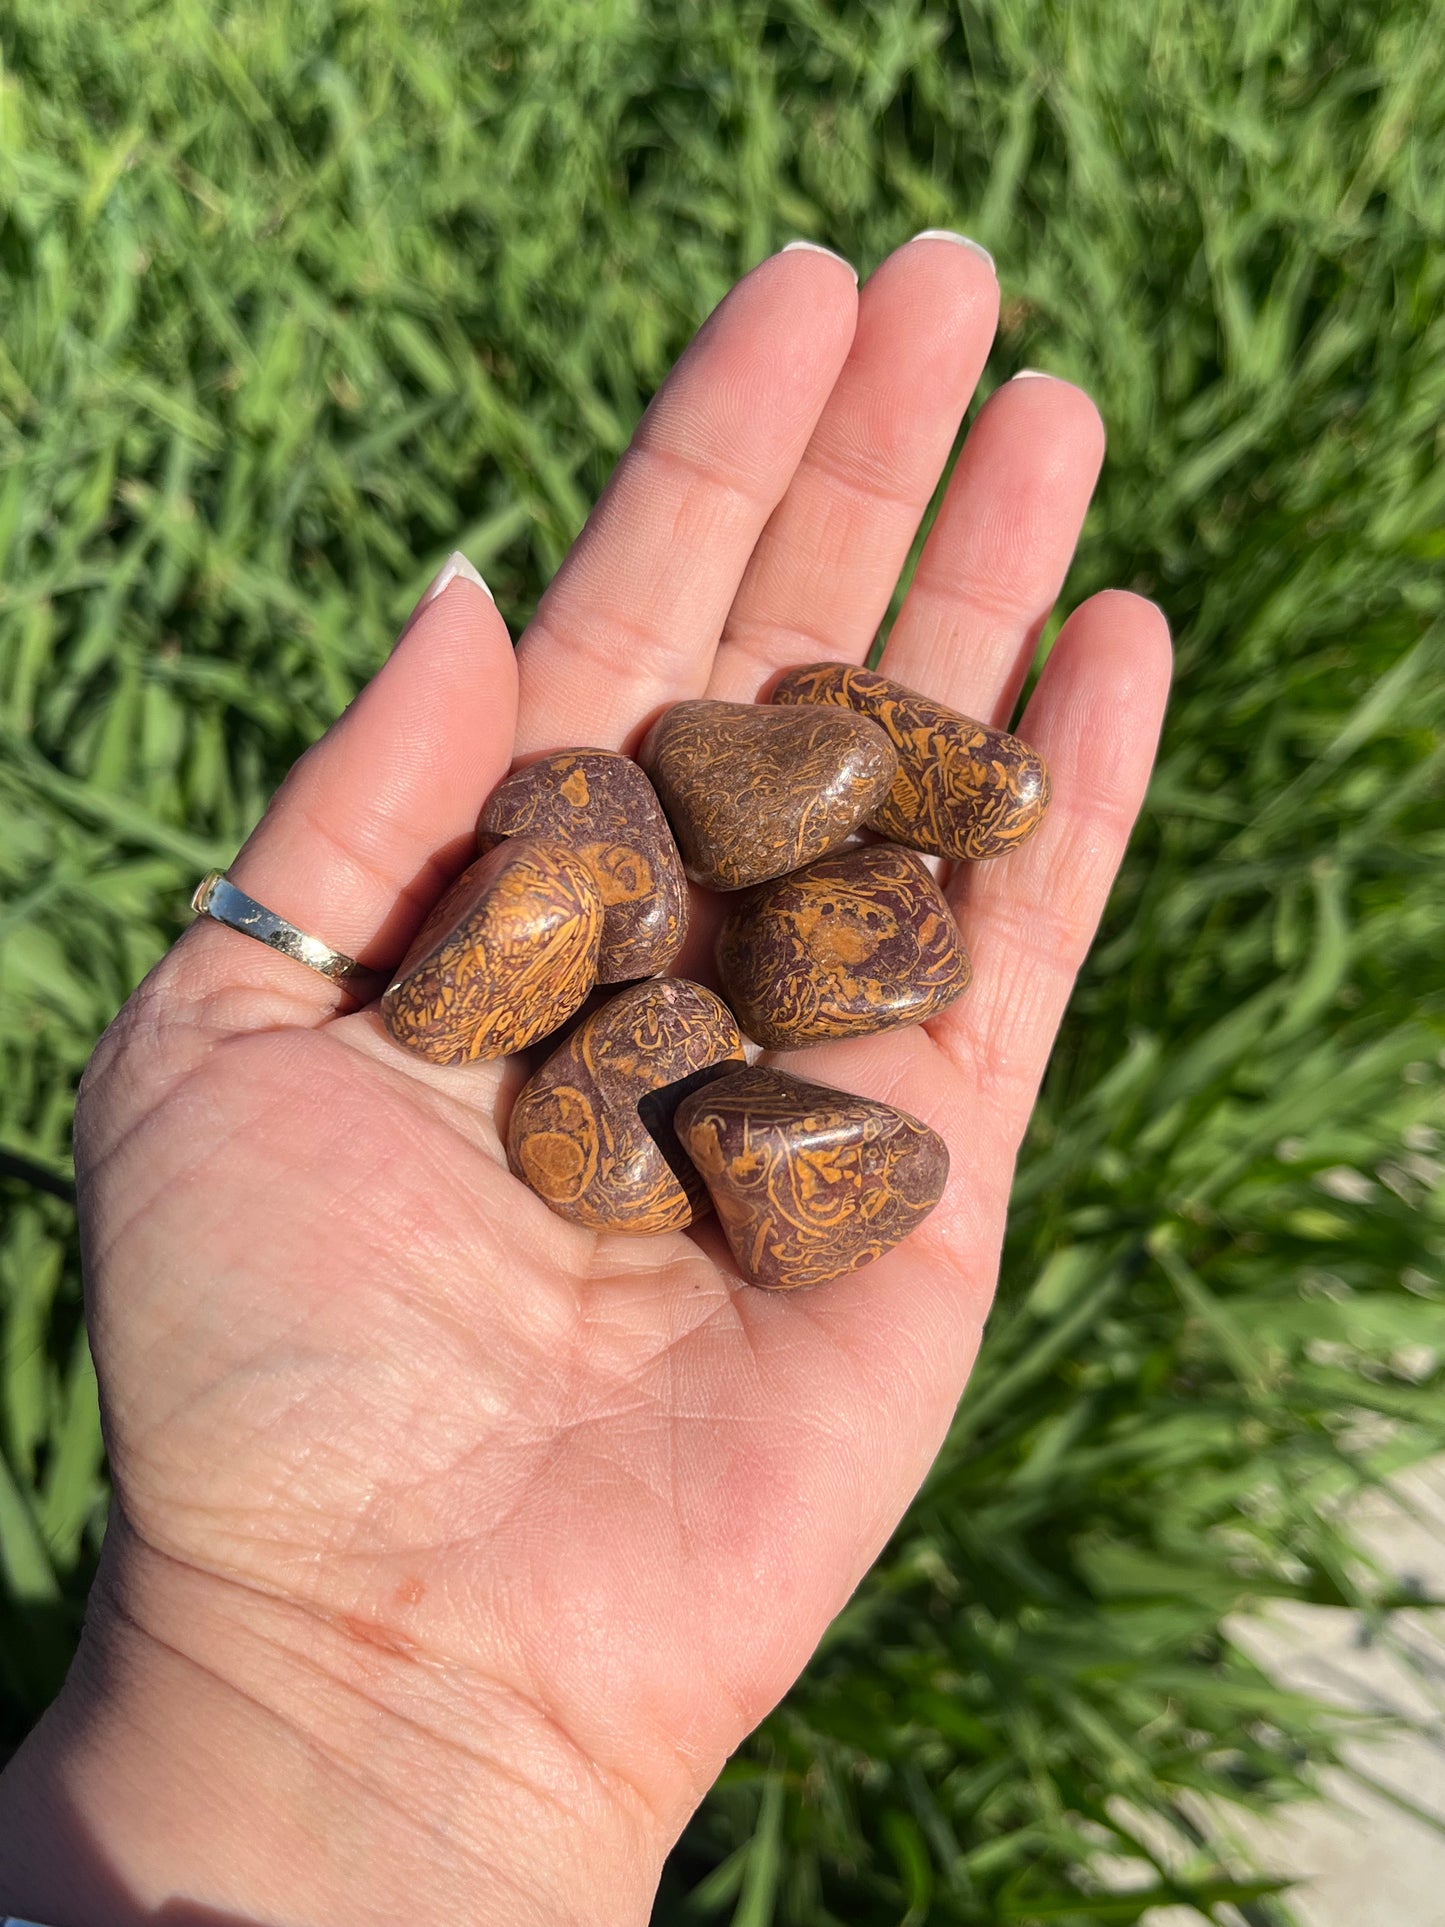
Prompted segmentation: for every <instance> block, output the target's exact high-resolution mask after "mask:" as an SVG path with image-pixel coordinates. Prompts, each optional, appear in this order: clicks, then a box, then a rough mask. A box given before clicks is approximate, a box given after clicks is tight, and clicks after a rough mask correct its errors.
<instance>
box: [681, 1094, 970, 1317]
mask: <svg viewBox="0 0 1445 1927" xmlns="http://www.w3.org/2000/svg"><path fill="white" fill-rule="evenodd" d="M676 1126H677V1135H678V1137H679V1139H680V1140H681V1143H682V1147H683V1149H684V1150H685V1151H686V1152H687V1154H688V1156H689V1157H690V1158H691V1159H692V1161H693V1163H694V1164H695V1165H696V1166H697V1168H698V1170H699V1171H701V1173H702V1175H703V1180H704V1182H705V1183H706V1185H707V1188H708V1191H709V1193H710V1194H711V1196H712V1201H713V1206H714V1208H715V1209H716V1211H717V1215H718V1220H719V1222H720V1223H721V1225H722V1228H723V1230H724V1231H725V1232H726V1233H727V1240H728V1243H729V1244H730V1245H731V1246H732V1252H733V1256H734V1258H736V1260H737V1263H738V1269H739V1270H740V1271H741V1272H742V1274H743V1276H744V1277H745V1278H746V1279H748V1280H749V1281H750V1282H751V1283H752V1284H755V1285H764V1286H766V1287H768V1288H769V1289H770V1290H773V1291H791V1290H793V1289H794V1288H795V1287H796V1286H798V1285H820V1284H823V1283H824V1282H825V1281H826V1280H827V1279H829V1278H837V1277H838V1276H840V1274H841V1273H843V1272H845V1271H857V1270H858V1269H859V1268H860V1267H861V1266H863V1265H871V1264H872V1262H873V1260H874V1259H875V1258H881V1257H882V1256H883V1254H884V1252H885V1251H891V1250H892V1249H893V1247H894V1245H896V1244H898V1243H900V1242H901V1240H902V1239H904V1238H906V1237H907V1236H908V1234H909V1232H910V1231H912V1230H914V1228H915V1227H916V1226H918V1225H920V1224H922V1222H923V1220H924V1219H925V1218H926V1217H927V1216H928V1214H929V1212H930V1211H931V1210H932V1209H933V1207H934V1205H936V1204H937V1203H938V1200H939V1199H940V1198H941V1197H942V1196H943V1188H944V1185H945V1184H946V1183H947V1181H948V1146H947V1145H946V1144H945V1143H944V1141H943V1139H942V1138H941V1137H940V1136H939V1135H938V1133H937V1132H936V1131H930V1130H929V1128H928V1126H927V1125H926V1124H920V1123H919V1121H918V1119H917V1118H916V1117H910V1116H909V1115H908V1113H907V1112H906V1111H896V1110H894V1108H893V1106H892V1105H891V1104H879V1103H877V1102H876V1101H875V1100H874V1099H872V1098H868V1097H853V1096H851V1095H850V1094H849V1093H848V1092H847V1091H835V1090H831V1089H830V1088H829V1087H828V1086H827V1085H826V1084H814V1083H811V1082H809V1081H808V1079H806V1078H802V1077H793V1076H791V1075H790V1074H789V1073H788V1072H786V1071H775V1070H769V1069H765V1068H764V1067H763V1066H762V1065H758V1066H755V1067H754V1068H753V1069H751V1070H742V1071H736V1072H734V1073H733V1074H732V1075H731V1076H728V1077H721V1078H719V1079H718V1080H717V1081H716V1082H715V1083H712V1084H709V1085H708V1086H707V1088H706V1089H705V1090H700V1091H694V1092H693V1094H692V1095H691V1096H690V1097H688V1098H685V1099H684V1101H683V1102H682V1103H681V1104H680V1105H679V1106H678V1109H677V1117H676Z"/></svg>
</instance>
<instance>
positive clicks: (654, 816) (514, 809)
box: [477, 749, 687, 984]
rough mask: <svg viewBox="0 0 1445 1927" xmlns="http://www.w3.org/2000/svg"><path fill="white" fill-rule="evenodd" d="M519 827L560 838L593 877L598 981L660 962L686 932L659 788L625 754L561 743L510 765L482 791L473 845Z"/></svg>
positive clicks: (646, 972)
mask: <svg viewBox="0 0 1445 1927" xmlns="http://www.w3.org/2000/svg"><path fill="white" fill-rule="evenodd" d="M524 835H526V836H541V837H546V838H547V840H548V841H549V842H552V843H561V844H564V845H565V846H566V847H567V848H568V849H569V850H574V851H575V852H576V853H577V855H578V856H580V857H581V858H582V860H583V861H584V862H585V863H586V864H587V865H588V867H589V868H590V869H591V871H592V873H593V875H594V876H595V877H596V879H597V887H598V889H599V890H600V891H601V893H602V904H603V911H604V915H603V919H602V953H601V955H600V957H599V958H598V962H597V980H598V982H599V983H604V984H616V983H626V982H628V981H629V980H630V979H631V978H634V977H651V976H653V975H655V974H656V972H657V971H659V970H664V969H666V967H667V965H668V964H669V963H671V961H672V959H673V958H674V957H675V956H676V955H677V953H678V951H679V950H680V949H681V947H682V940H683V938H684V937H685V936H686V934H687V880H686V878H685V877H684V876H683V874H682V859H681V857H680V856H679V855H678V853H677V845H676V844H675V843H674V842H673V840H672V831H671V830H670V829H669V828H668V827H667V818H666V817H665V816H664V815H663V813H662V805H661V803H659V802H658V800H657V792H656V791H655V790H654V789H653V787H652V785H651V783H649V782H648V780H647V778H646V777H645V776H644V775H643V773H642V771H641V770H640V769H639V768H638V767H637V765H636V763H634V762H633V760H632V758H631V757H630V756H619V755H618V754H617V752H616V751H615V750H610V749H559V750H557V751H555V752H554V753H553V754H552V755H550V756H542V757H539V758H538V760H537V761H536V762H535V763H528V764H527V766H526V768H525V769H518V770H513V772H512V774H511V775H510V776H508V777H505V778H504V779H503V781H502V782H500V783H499V784H498V785H497V787H496V788H495V789H494V790H493V791H492V793H491V795H490V796H489V797H488V799H487V803H486V807H485V808H484V809H483V811H482V814H481V820H480V821H479V822H478V824H477V847H478V849H481V850H489V849H491V848H492V846H493V845H494V844H496V843H497V842H499V841H500V840H501V839H502V838H503V837H504V836H524Z"/></svg>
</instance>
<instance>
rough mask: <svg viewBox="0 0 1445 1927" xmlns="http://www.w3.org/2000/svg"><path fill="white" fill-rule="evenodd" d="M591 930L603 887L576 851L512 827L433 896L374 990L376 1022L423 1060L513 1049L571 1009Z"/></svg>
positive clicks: (593, 966)
mask: <svg viewBox="0 0 1445 1927" xmlns="http://www.w3.org/2000/svg"><path fill="white" fill-rule="evenodd" d="M601 941H602V898H601V896H600V895H599V893H598V889H597V885H596V883H595V882H594V881H593V877H592V872H591V870H589V869H588V867H587V865H586V864H585V863H584V862H583V861H582V859H581V858H580V857H579V856H576V855H574V853H573V852H572V851H571V850H564V849H563V848H562V847H561V845H560V844H557V843H545V842H543V841H542V840H541V839H540V838H539V837H530V836H528V837H514V838H511V839H509V840H508V841H507V842H506V843H499V844H498V845H497V847H496V849H494V850H491V851H489V852H488V853H487V855H486V856H484V857H479V858H478V860H477V861H476V862H475V863H473V864H472V865H471V867H470V868H469V869H466V870H463V872H462V874H461V875H460V876H459V877H458V878H457V880H456V882H455V883H454V884H453V885H452V886H451V888H450V889H449V890H448V891H447V892H446V894H445V895H444V896H443V897H442V898H441V900H440V902H438V904H437V905H436V907H435V909H434V910H433V911H432V913H431V915H430V916H429V917H428V918H427V920H426V922H425V923H424V924H423V925H422V927H421V929H420V930H419V931H418V932H417V934H416V936H415V938H414V939H413V941H412V946H411V948H410V950H408V952H407V953H406V957H405V959H404V960H403V962H402V965H401V968H400V969H399V970H398V971H397V973H396V978H395V981H394V982H393V983H392V985H391V987H390V989H389V990H388V991H387V992H386V994H385V996H383V998H382V1000H381V1016H382V1021H383V1023H384V1024H385V1025H386V1028H387V1030H388V1031H389V1032H390V1033H391V1035H392V1037H393V1038H394V1039H395V1040H396V1042H397V1043H398V1044H401V1045H402V1046H403V1047H404V1048H405V1049H407V1050H409V1051H414V1052H415V1053H416V1054H417V1056H418V1057H425V1058H428V1059H429V1060H430V1061H431V1062H432V1063H433V1064H464V1063H468V1062H476V1061H477V1060H479V1059H482V1058H488V1057H501V1056H504V1055H505V1054H506V1052H508V1051H514V1050H521V1049H522V1048H523V1047H524V1046H525V1045H527V1044H531V1043H534V1042H535V1041H536V1040H537V1038H539V1037H545V1036H546V1035H547V1033H548V1031H552V1030H555V1029H556V1028H557V1026H558V1025H559V1024H561V1023H564V1022H565V1021H566V1019H567V1018H569V1017H570V1016H571V1015H572V1013H573V1011H574V1010H577V1009H579V1008H580V1006H581V1004H582V1003H583V1001H584V999H585V998H586V996H587V993H588V991H589V990H590V989H591V988H592V986H593V984H594V982H595V981H596V978H597V951H598V946H599V945H600V943H601Z"/></svg>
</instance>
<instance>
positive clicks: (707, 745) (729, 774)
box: [639, 701, 898, 890]
mask: <svg viewBox="0 0 1445 1927" xmlns="http://www.w3.org/2000/svg"><path fill="white" fill-rule="evenodd" d="M800 716H810V717H811V718H812V720H811V721H810V722H801V721H800V720H799V718H800ZM825 718H826V719H825ZM839 721H840V719H839V718H838V717H836V716H831V715H827V714H826V712H823V714H822V715H819V714H818V713H817V712H815V711H811V710H807V711H800V712H797V713H793V712H789V711H786V710H782V709H772V708H769V706H768V705H767V704H765V703H723V702H712V701H698V702H687V703H676V704H674V706H673V707H672V708H671V709H668V710H665V711H664V712H663V714H662V715H661V716H660V717H659V718H658V720H657V721H656V723H654V724H653V726H652V729H651V731H650V732H649V734H648V737H647V740H646V742H645V743H644V744H643V745H642V750H641V753H640V757H639V760H640V762H641V764H642V767H643V768H644V769H645V770H646V771H647V773H648V775H649V776H650V777H651V778H652V781H653V785H654V787H655V788H656V790H657V793H658V795H659V796H660V797H661V798H662V804H663V808H664V809H665V810H666V811H667V816H668V821H669V822H670V823H671V824H672V827H673V831H674V833H675V834H676V836H677V841H678V847H679V848H680V849H681V851H682V860H683V864H684V866H685V868H686V870H687V874H688V875H689V876H690V877H691V878H692V880H693V881H694V883H706V884H708V885H710V886H711V888H712V889H714V890H741V889H745V888H746V887H747V886H748V885H749V884H753V883H763V882H766V881H767V879H768V878H769V877H776V876H782V875H783V874H784V872H785V871H788V870H796V869H797V868H798V866H799V864H802V863H808V862H810V861H811V860H812V859H813V858H814V857H817V856H823V855H824V854H826V852H827V851H829V850H833V849H836V848H837V847H838V845H839V844H841V843H843V842H845V841H846V840H847V838H848V837H849V836H850V835H851V834H852V832H853V831H854V830H855V829H857V827H858V825H859V824H860V823H862V822H863V821H864V820H865V819H866V818H867V817H869V816H871V815H872V814H873V812H874V810H875V809H876V808H877V807H878V805H879V804H880V803H881V802H882V800H883V798H884V797H885V796H886V795H887V794H888V788H889V785H890V784H891V783H892V781H893V778H894V775H895V773H896V770H897V766H898V759H897V757H896V756H895V754H894V751H893V748H892V746H891V745H890V743H889V742H888V739H887V737H886V736H885V735H884V733H883V731H882V730H881V729H879V728H878V726H877V725H876V724H875V723H871V722H868V721H867V720H866V719H865V718H864V717H861V716H853V715H849V716H848V719H847V722H846V723H845V724H844V726H843V727H841V728H840V727H839Z"/></svg>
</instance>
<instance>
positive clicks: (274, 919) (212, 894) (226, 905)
mask: <svg viewBox="0 0 1445 1927" xmlns="http://www.w3.org/2000/svg"><path fill="white" fill-rule="evenodd" d="M191 908H192V909H193V910H194V911H195V913H196V915H197V916H198V917H213V918H214V919H215V921H216V922H217V923H223V924H225V926H226V928H227V929H228V930H239V931H240V932H241V934H242V936H243V937H254V938H255V939H256V941H257V943H264V944H265V945H266V946H267V947H268V948H269V949H271V950H279V951H280V952H281V954H282V956H283V957H294V958H295V959H296V961H297V963H304V964H305V965H306V966H307V968H308V969H310V970H319V971H320V973H321V975H322V976H323V977H329V978H330V979H331V981H332V983H334V984H336V985H338V986H339V987H340V988H341V989H342V990H344V991H346V992H347V994H348V995H349V996H351V997H354V998H355V999H356V1001H357V1003H359V1004H369V1003H370V1002H371V1000H372V998H373V997H379V996H380V995H381V992H382V989H383V987H384V985H385V982H386V979H385V978H384V976H383V975H382V973H381V972H380V971H379V970H368V969H367V968H366V967H365V965H363V964H359V963H358V962H357V961H356V959H355V957H348V956H347V955H346V953H345V951H343V950H333V949H332V948H331V945H330V944H329V943H323V942H322V941H321V939H320V937H308V936H307V934H306V932H305V931H304V930H298V929H297V928H296V926H295V924H294V923H287V921H286V919H285V918H284V917H278V916H277V915H276V912H275V911H274V910H268V909H267V908H266V906H265V904H263V903H257V901H256V899H255V898H254V897H248V896H247V895H246V892H245V891H244V890H238V889H237V888H236V886H235V884H234V883H232V882H231V881H230V880H229V879H228V878H227V876H226V875H225V873H224V871H221V870H212V871H211V872H210V874H209V875H208V876H204V877H202V878H201V880H200V882H199V883H198V884H197V885H196V894H195V895H194V896H193V897H192V898H191Z"/></svg>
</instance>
